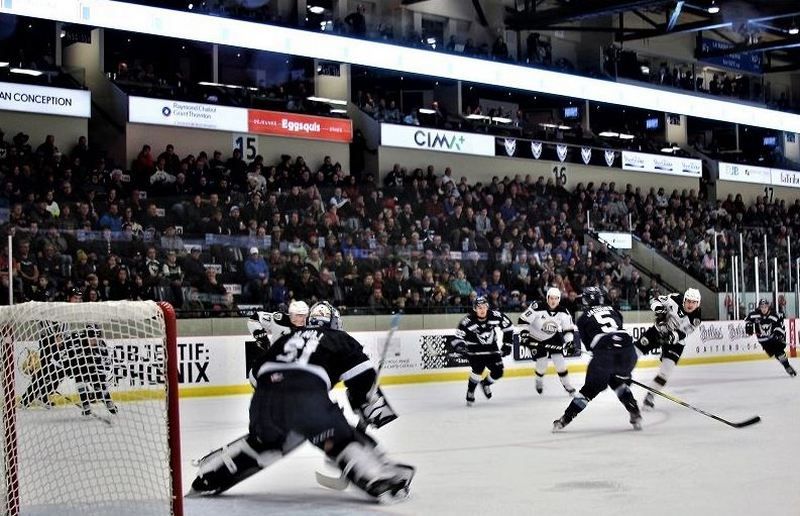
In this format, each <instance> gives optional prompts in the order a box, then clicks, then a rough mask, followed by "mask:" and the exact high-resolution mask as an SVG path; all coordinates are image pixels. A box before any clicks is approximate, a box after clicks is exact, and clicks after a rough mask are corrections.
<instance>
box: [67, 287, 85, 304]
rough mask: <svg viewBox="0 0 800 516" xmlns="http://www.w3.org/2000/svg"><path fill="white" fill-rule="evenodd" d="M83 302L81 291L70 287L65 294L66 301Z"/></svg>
mask: <svg viewBox="0 0 800 516" xmlns="http://www.w3.org/2000/svg"><path fill="white" fill-rule="evenodd" d="M82 302H83V292H82V291H81V289H79V288H72V289H70V291H69V293H68V294H67V303H82Z"/></svg>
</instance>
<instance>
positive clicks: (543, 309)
mask: <svg viewBox="0 0 800 516" xmlns="http://www.w3.org/2000/svg"><path fill="white" fill-rule="evenodd" d="M517 324H521V325H524V326H523V328H522V330H521V331H520V335H519V341H520V344H521V345H523V346H527V347H529V348H531V353H532V354H533V360H534V361H535V362H536V365H535V367H534V373H536V392H538V393H539V394H541V393H542V391H543V390H544V373H545V372H546V371H547V361H548V359H552V360H553V365H554V366H555V368H556V373H558V379H559V380H561V385H563V386H564V390H565V391H567V393H568V394H569V395H570V396H574V395H575V392H576V391H575V388H574V387H573V386H572V383H570V381H569V372H568V370H567V363H566V361H565V360H564V355H565V354H571V353H572V351H573V341H574V338H575V336H574V330H575V327H574V325H573V323H572V315H571V314H570V313H569V311H568V310H567V309H566V308H564V307H563V306H562V305H561V291H560V290H558V289H557V288H555V287H551V288H549V289H547V296H546V299H545V300H544V302H533V303H531V305H530V306H529V307H528V309H527V310H525V312H523V313H522V315H520V317H519V320H518V321H517Z"/></svg>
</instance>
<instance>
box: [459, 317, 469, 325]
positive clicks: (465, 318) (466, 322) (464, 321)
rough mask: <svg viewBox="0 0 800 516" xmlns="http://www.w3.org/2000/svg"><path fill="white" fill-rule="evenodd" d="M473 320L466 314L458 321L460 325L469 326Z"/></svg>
mask: <svg viewBox="0 0 800 516" xmlns="http://www.w3.org/2000/svg"><path fill="white" fill-rule="evenodd" d="M471 322H472V317H471V316H470V315H465V316H464V318H463V319H461V321H460V322H459V323H458V325H459V326H467V325H469V324H470V323H471Z"/></svg>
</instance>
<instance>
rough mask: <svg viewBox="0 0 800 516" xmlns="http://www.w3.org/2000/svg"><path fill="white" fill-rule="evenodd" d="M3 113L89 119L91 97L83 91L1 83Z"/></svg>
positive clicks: (0, 94) (0, 99)
mask: <svg viewBox="0 0 800 516" xmlns="http://www.w3.org/2000/svg"><path fill="white" fill-rule="evenodd" d="M0 110H6V111H23V112H26V113H42V114H45V115H59V116H74V117H81V118H89V117H90V116H91V113H92V96H91V93H89V92H88V91H84V90H68V89H65V88H50V87H47V86H33V85H30V84H14V83H10V82H0Z"/></svg>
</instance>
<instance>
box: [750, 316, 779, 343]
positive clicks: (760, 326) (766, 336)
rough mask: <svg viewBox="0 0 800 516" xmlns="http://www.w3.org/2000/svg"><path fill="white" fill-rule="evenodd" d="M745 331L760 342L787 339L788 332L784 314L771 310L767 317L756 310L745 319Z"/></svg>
mask: <svg viewBox="0 0 800 516" xmlns="http://www.w3.org/2000/svg"><path fill="white" fill-rule="evenodd" d="M745 330H746V331H747V334H748V335H755V336H756V338H757V339H758V342H767V341H769V340H780V341H781V342H782V341H784V340H785V339H786V330H785V329H784V327H783V314H780V313H777V312H775V311H774V310H773V309H772V308H770V310H769V312H767V315H764V314H762V313H761V310H759V309H755V310H753V311H752V312H750V313H749V314H747V317H745Z"/></svg>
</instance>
